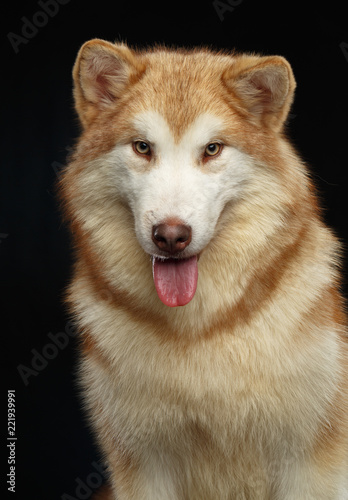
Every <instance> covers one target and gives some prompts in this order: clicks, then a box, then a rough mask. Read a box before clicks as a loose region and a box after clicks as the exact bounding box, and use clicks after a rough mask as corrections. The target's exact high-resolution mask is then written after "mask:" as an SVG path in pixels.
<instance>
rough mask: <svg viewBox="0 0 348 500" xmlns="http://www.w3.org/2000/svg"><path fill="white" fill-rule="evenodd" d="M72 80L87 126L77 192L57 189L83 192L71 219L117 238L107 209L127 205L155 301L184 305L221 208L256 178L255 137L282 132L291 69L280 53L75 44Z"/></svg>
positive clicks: (289, 95)
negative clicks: (149, 267)
mask: <svg viewBox="0 0 348 500" xmlns="http://www.w3.org/2000/svg"><path fill="white" fill-rule="evenodd" d="M74 80H75V89H74V92H75V100H76V108H77V111H78V114H79V117H80V119H81V123H82V125H83V126H84V133H83V134H82V137H81V140H80V143H79V146H78V148H77V156H79V164H80V165H81V158H82V157H83V164H84V166H83V168H81V166H79V167H76V168H75V174H74V176H73V184H74V188H75V194H73V189H72V188H70V189H69V191H70V194H69V193H66V199H69V198H70V199H71V200H73V199H74V197H76V196H80V202H79V204H78V206H79V207H80V208H79V210H80V213H79V214H77V213H76V210H75V214H74V216H75V220H79V221H80V225H81V222H82V226H83V227H84V231H87V232H89V234H90V235H91V239H92V240H93V239H95V238H96V239H98V236H97V235H98V234H102V233H103V228H106V227H107V226H108V228H109V229H108V231H109V233H110V235H112V234H114V237H115V238H117V234H116V226H115V224H116V223H115V222H114V223H113V222H112V221H111V214H114V217H115V219H114V221H116V219H117V217H118V214H117V213H116V211H115V207H116V206H117V205H122V206H123V207H124V206H126V207H127V209H128V210H129V211H130V213H131V215H132V220H133V221H132V224H130V225H129V227H128V231H129V233H130V232H131V231H132V228H134V229H133V231H134V233H135V236H136V240H137V244H138V245H139V247H140V248H142V249H143V250H144V251H145V252H146V253H147V254H149V255H150V256H152V257H153V266H154V267H153V274H154V278H155V284H156V288H157V292H158V294H159V296H160V298H161V300H162V301H163V302H165V303H166V304H167V305H185V304H186V303H188V302H189V301H190V300H191V299H192V297H193V295H194V293H195V289H196V285H197V259H198V258H199V256H200V254H201V253H202V252H203V251H204V249H205V248H206V247H207V245H209V243H210V242H211V241H212V240H214V238H215V236H216V234H217V231H218V230H219V228H218V225H219V221H220V220H221V215H222V213H223V211H224V209H225V207H226V205H227V204H230V203H232V204H233V203H237V202H238V200H239V199H241V198H242V197H243V196H244V193H245V189H247V187H248V183H249V181H250V179H251V178H253V177H254V176H253V173H254V172H255V169H256V168H257V166H256V165H257V162H256V161H255V150H257V149H260V151H261V150H262V147H261V146H262V145H261V146H260V145H258V146H257V147H255V142H256V140H255V134H256V136H257V137H258V142H261V143H262V140H261V141H260V137H261V138H262V134H263V133H264V131H267V134H269V135H273V136H275V135H277V134H278V133H279V131H280V130H281V127H282V124H283V122H284V119H285V117H286V115H287V112H288V109H289V107H290V104H291V100H292V94H293V90H294V87H295V83H294V80H293V77H292V72H291V69H290V66H289V65H288V63H287V62H286V61H285V60H284V59H282V58H280V57H257V56H238V57H233V56H230V55H224V54H212V53H210V52H208V51H204V50H202V51H193V52H190V53H187V52H175V51H174V52H170V51H166V50H164V49H163V50H161V49H158V50H157V51H156V50H155V51H152V52H151V51H150V52H144V53H136V52H134V51H131V50H130V49H129V48H128V47H126V46H124V45H112V44H109V43H107V42H103V41H100V40H94V41H91V42H87V44H85V45H84V46H83V47H82V49H81V51H80V53H79V56H78V58H77V62H76V64H75V68H74ZM260 155H261V156H262V154H261V153H260ZM258 161H260V158H259V160H258ZM67 180H68V177H67ZM96 186H98V189H96ZM77 192H78V193H79V194H76V193H77ZM76 206H77V205H76ZM83 206H85V210H84V211H83V208H82V207H83ZM113 224H114V226H113ZM105 232H106V229H105ZM111 237H112V236H109V237H108V238H109V240H110V239H111ZM129 241H132V245H134V241H133V240H132V237H131V236H130V235H129V236H128V237H127V242H126V245H125V246H127V245H129ZM112 244H114V243H112ZM103 245H104V246H106V245H105V238H104V243H103ZM110 245H111V242H110ZM110 245H109V247H110ZM128 248H129V247H128ZM123 251H126V250H123ZM99 253H100V252H99ZM115 253H116V252H115ZM163 262H164V263H165V264H166V265H165V264H163ZM169 282H171V283H172V285H171V286H169V284H168V283H169ZM175 290H176V291H175ZM178 290H179V291H178ZM184 295H185V297H184Z"/></svg>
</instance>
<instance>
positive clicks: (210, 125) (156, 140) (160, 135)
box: [133, 110, 224, 149]
mask: <svg viewBox="0 0 348 500" xmlns="http://www.w3.org/2000/svg"><path fill="white" fill-rule="evenodd" d="M133 126H134V129H135V130H136V131H137V133H138V134H139V138H143V139H144V140H148V141H149V142H151V143H153V144H156V145H157V146H158V147H159V148H161V149H165V148H169V147H172V148H174V147H175V146H178V147H180V148H181V149H182V148H183V147H185V148H187V147H197V146H199V145H203V144H205V143H207V142H209V141H211V140H214V139H218V138H219V135H220V134H221V133H222V131H223V129H224V121H223V120H222V119H221V118H219V117H218V116H215V115H213V114H211V113H201V114H199V115H198V116H197V117H196V118H195V119H194V120H193V122H192V123H190V124H189V125H188V126H187V127H186V128H185V129H184V130H183V131H182V133H181V134H179V135H178V133H177V130H176V128H175V125H174V126H173V124H171V123H168V120H167V119H166V117H165V116H163V114H161V113H159V112H158V111H155V110H148V111H143V112H141V113H138V114H137V115H135V117H134V120H133Z"/></svg>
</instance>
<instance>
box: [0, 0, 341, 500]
mask: <svg viewBox="0 0 348 500" xmlns="http://www.w3.org/2000/svg"><path fill="white" fill-rule="evenodd" d="M52 1H54V0H50V2H52ZM43 2H44V3H46V2H48V0H43ZM65 2H66V4H65V5H59V11H58V12H57V13H56V14H55V15H54V16H52V17H48V16H47V15H46V18H45V16H42V15H41V16H40V15H39V14H38V12H39V11H42V10H43V8H42V6H40V3H39V2H38V1H31V0H30V1H26V2H22V3H19V2H13V3H12V4H9V3H5V4H3V5H5V6H6V7H5V9H6V12H5V13H3V14H2V18H3V19H5V21H6V22H5V25H4V26H3V28H2V34H1V35H2V39H1V42H2V44H3V45H2V47H3V50H2V54H3V57H2V60H1V67H2V70H1V76H0V79H1V86H2V92H1V98H2V99H1V105H2V113H1V116H2V129H1V140H2V145H1V158H2V164H1V180H0V188H1V193H0V195H1V196H0V202H1V211H0V215H1V220H0V265H1V274H0V277H1V282H2V283H1V290H2V292H3V297H2V300H1V308H2V312H1V315H0V320H1V322H0V325H1V334H2V338H3V339H6V348H5V350H4V351H3V354H4V359H3V366H6V369H5V377H6V389H15V390H16V400H17V404H16V414H17V417H16V426H17V428H16V435H17V438H18V439H17V441H16V493H15V494H9V493H8V496H9V498H10V495H11V496H12V497H15V498H19V499H23V500H24V499H26V500H31V499H33V500H41V499H43V500H56V499H61V498H64V494H66V495H70V496H71V497H72V498H88V493H86V492H85V491H83V490H78V491H76V488H77V486H78V484H81V481H82V482H84V481H86V480H87V478H88V477H89V478H90V481H89V482H90V484H91V476H89V475H90V474H91V472H92V471H94V472H95V469H94V468H93V465H92V464H93V461H99V460H100V457H99V456H98V454H97V451H96V449H95V447H94V445H93V438H92V436H91V435H90V433H89V430H88V426H87V424H86V421H85V417H84V415H83V412H82V411H81V410H80V406H81V404H80V401H79V397H78V390H77V387H76V384H75V383H74V379H75V376H74V370H75V366H76V365H75V360H76V342H75V339H74V338H73V337H67V335H65V338H68V339H69V342H68V345H67V346H66V347H64V348H56V351H54V350H53V351H52V350H49V348H48V347H47V346H48V344H52V340H51V339H50V337H49V334H50V333H51V334H53V335H57V334H58V333H59V332H64V331H65V329H66V328H67V325H68V323H67V322H68V319H69V318H68V316H67V314H66V312H65V309H64V306H63V302H62V296H63V291H64V287H65V285H66V283H67V281H68V279H69V276H70V272H71V262H72V259H71V249H70V241H69V235H68V231H67V229H66V227H65V226H64V224H63V223H62V222H61V216H60V212H59V207H58V204H57V201H56V197H55V194H54V184H55V181H56V179H57V177H58V176H59V170H60V169H61V168H62V166H63V165H64V163H65V161H66V156H67V153H68V152H69V148H71V147H72V146H73V144H74V141H75V138H76V137H77V135H78V133H79V127H78V122H77V119H76V116H75V113H74V110H73V102H72V97H71V84H72V82H71V69H72V66H73V63H74V59H75V56H76V53H77V51H78V49H79V47H80V46H81V45H82V43H84V42H85V41H86V40H88V39H91V38H95V37H98V38H104V39H106V40H109V41H114V40H123V41H127V42H128V43H130V44H132V45H137V46H146V45H149V44H152V43H154V42H160V43H167V44H174V45H185V46H192V45H202V44H203V45H211V46H212V47H213V48H227V49H228V48H235V49H237V50H238V51H255V52H262V53H263V54H280V55H283V56H285V57H286V58H287V59H288V60H289V61H290V63H291V64H292V66H293V69H294V73H295V77H296V79H297V83H298V88H297V92H296V99H295V103H294V106H293V108H292V111H291V115H290V119H289V124H288V127H289V135H290V138H291V140H292V142H293V143H294V144H295V146H296V147H297V149H298V150H299V152H300V153H301V156H302V157H303V158H304V160H305V161H306V162H307V163H308V165H309V166H310V169H311V172H312V175H313V178H314V180H315V183H316V185H317V188H318V190H319V193H320V196H321V199H322V205H323V206H324V208H325V212H324V215H325V219H326V220H327V222H328V223H329V224H330V226H332V227H333V228H334V230H335V231H336V234H337V235H338V236H339V237H340V238H341V239H343V240H344V239H345V240H347V236H348V235H347V224H346V214H347V198H346V195H345V193H346V189H347V183H346V180H345V179H346V168H347V155H346V148H347V142H348V135H347V118H348V108H347V101H348V92H347V88H348V49H347V47H348V32H347V30H346V26H347V23H346V13H344V12H343V7H341V6H342V4H343V5H344V2H322V3H320V4H318V3H314V2H313V3H310V2H291V3H290V2H289V3H284V2H277V3H276V2H273V3H272V2H265V1H253V0H242V1H240V2H239V5H236V4H237V3H238V2H234V3H233V1H231V3H232V4H234V5H235V7H234V8H233V10H226V12H225V13H224V14H223V16H224V19H223V20H222V19H220V17H219V15H218V13H217V11H216V9H215V7H214V3H213V1H210V0H208V1H200V2H196V3H195V2H191V3H189V2H177V1H175V2H174V1H167V2H164V1H162V2H158V3H156V2H150V3H148V2H134V1H132V0H128V1H116V2H106V1H104V0H99V1H94V2H93V1H92V2H86V1H82V0H70V1H67V0H65ZM222 3H223V2H222ZM225 3H226V4H228V2H227V0H226V2H225ZM57 5H58V4H57ZM3 8H4V7H3ZM26 19H27V20H29V21H33V20H35V22H36V23H37V24H40V25H41V26H40V27H39V28H37V29H36V31H37V32H35V26H34V31H32V32H31V33H30V31H28V28H27V30H26V31H24V32H23V33H26V35H28V33H29V35H30V36H31V38H28V36H27V43H19V45H18V46H17V48H16V51H15V49H14V47H13V44H11V41H10V39H9V37H8V34H9V33H13V34H15V35H19V36H23V35H22V30H23V29H25V28H24V26H25V24H26V22H27V21H26ZM11 36H12V38H13V35H11ZM344 44H346V45H344ZM345 47H346V49H345V50H344V48H345ZM16 52H17V53H16ZM4 63H5V64H4ZM33 349H34V350H36V351H37V352H39V353H42V352H43V351H44V352H45V353H46V355H47V354H48V355H51V357H52V358H53V359H51V360H49V361H48V362H47V366H43V365H42V366H41V367H40V370H36V375H34V374H32V375H29V376H28V378H27V385H25V384H24V380H23V377H21V376H20V374H19V372H18V366H19V365H22V366H25V367H28V368H32V362H33V361H32V358H33V356H34V353H33V352H32V350H33ZM36 351H34V352H36ZM2 398H3V401H5V399H6V392H5V391H4V392H3V396H2ZM4 412H5V410H4ZM5 442H6V436H4V439H3V449H5V448H6V444H5ZM1 470H2V484H4V476H5V471H6V473H7V472H8V465H5V464H4V467H2V469H1ZM94 477H96V476H94ZM76 478H79V480H77V479H76ZM91 489H93V488H91ZM2 497H3V496H2ZM65 498H69V497H68V496H66V497H65Z"/></svg>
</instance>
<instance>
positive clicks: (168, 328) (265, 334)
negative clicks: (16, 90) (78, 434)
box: [61, 40, 348, 500]
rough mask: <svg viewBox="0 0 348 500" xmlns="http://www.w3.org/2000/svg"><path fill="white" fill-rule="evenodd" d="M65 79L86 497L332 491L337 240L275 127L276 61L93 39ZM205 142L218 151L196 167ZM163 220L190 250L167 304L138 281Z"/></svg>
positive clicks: (341, 489) (338, 342)
mask: <svg viewBox="0 0 348 500" xmlns="http://www.w3.org/2000/svg"><path fill="white" fill-rule="evenodd" d="M74 77H75V96H76V102H77V110H78V112H79V114H80V117H81V121H82V123H83V125H84V132H83V133H82V136H81V139H80V141H79V144H78V146H77V149H76V153H75V155H74V157H73V159H72V161H71V164H70V165H69V167H68V168H67V170H66V172H65V174H64V178H63V180H62V188H61V189H62V198H63V200H64V206H65V211H66V214H67V217H68V218H69V219H70V220H71V223H72V231H73V234H74V236H75V243H76V255H77V262H76V267H75V273H74V279H73V280H72V283H71V286H70V289H69V299H68V300H69V302H70V304H71V310H72V313H73V315H74V316H75V317H76V319H77V321H78V324H79V327H80V331H81V363H80V381H81V387H82V388H83V393H84V397H85V405H86V408H87V411H88V413H89V414H90V416H91V420H92V423H93V428H94V430H95V432H96V435H97V437H98V441H99V443H100V446H101V449H102V450H103V452H104V453H105V457H106V459H107V461H108V463H109V470H110V484H111V489H110V491H109V492H108V493H105V496H103V497H102V498H108V499H110V500H111V499H113V500H116V499H117V500H237V499H238V500H347V499H348V480H347V478H348V422H347V401H348V395H347V394H348V388H347V365H348V363H347V361H348V359H347V334H346V330H345V326H344V315H343V313H342V304H341V300H340V297H339V294H338V292H337V286H338V285H337V283H338V281H339V271H338V269H337V265H338V263H339V245H338V243H337V241H336V238H335V237H334V236H333V234H332V232H331V231H330V230H329V229H327V228H326V226H325V224H324V223H323V222H322V220H321V216H320V212H319V211H318V208H317V205H316V200H315V196H314V194H313V189H312V186H311V182H310V179H309V177H308V174H307V171H306V168H305V166H304V165H303V163H302V162H301V161H300V159H299V158H298V156H297V154H296V153H295V151H294V150H293V148H292V147H291V146H290V144H289V143H288V141H287V139H286V137H285V136H284V134H283V122H284V120H285V118H286V115H287V112H288V110H289V107H290V104H291V101H292V96H293V91H294V88H295V83H294V79H293V76H292V72H291V68H290V66H289V64H288V63H287V62H286V61H285V60H284V59H283V58H280V57H270V58H267V57H266V58H264V57H258V56H254V55H250V56H248V55H241V56H239V55H230V54H214V53H211V52H209V51H205V50H202V51H198V50H197V51H193V52H185V51H169V50H166V49H164V48H159V49H157V50H153V51H149V52H135V51H131V50H130V49H128V48H127V47H126V46H124V45H121V46H120V45H112V44H109V43H107V42H102V41H98V40H96V41H92V42H88V43H87V44H86V45H85V46H84V47H83V48H82V49H81V52H80V54H79V56H78V60H77V63H76V65H75V69H74ZM183 108H185V110H183ZM184 111H185V112H184ZM136 140H142V141H147V142H148V143H150V144H151V145H152V150H153V151H154V152H153V156H152V157H151V159H149V158H145V157H141V156H139V155H136V153H135V152H134V150H133V148H132V144H133V143H134V141H136ZM215 141H220V142H221V143H223V145H224V146H223V150H222V152H221V154H220V155H219V156H218V157H216V158H212V159H209V161H206V162H205V161H204V162H203V160H202V158H203V157H202V154H203V151H204V147H205V146H206V145H207V144H209V143H211V142H215ZM168 217H176V218H179V219H180V220H183V221H184V222H185V223H187V224H189V225H190V226H191V227H192V231H193V236H192V242H191V243H190V245H189V246H188V247H187V248H186V249H185V251H184V253H183V255H182V256H183V257H189V256H191V255H197V254H198V255H199V262H198V270H199V278H198V287H197V291H196V294H195V296H194V298H193V299H192V301H191V302H190V303H189V304H187V305H186V306H184V307H179V308H169V307H167V306H165V305H164V304H162V302H161V301H160V300H159V298H158V296H157V294H156V290H155V287H154V283H153V277H152V268H151V255H155V254H156V253H158V249H157V248H156V247H155V245H154V243H153V241H152V240H151V227H152V226H153V225H154V224H156V223H159V222H161V221H162V220H164V219H167V218H168ZM99 498H100V497H99Z"/></svg>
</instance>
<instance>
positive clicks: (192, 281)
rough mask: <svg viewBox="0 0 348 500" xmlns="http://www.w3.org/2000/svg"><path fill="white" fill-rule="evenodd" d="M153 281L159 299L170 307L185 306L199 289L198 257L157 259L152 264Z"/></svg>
mask: <svg viewBox="0 0 348 500" xmlns="http://www.w3.org/2000/svg"><path fill="white" fill-rule="evenodd" d="M152 270H153V279H154V281H155V287H156V290H157V293H158V296H159V298H160V299H161V301H162V302H163V304H165V305H166V306H169V307H177V306H185V305H186V304H188V303H189V302H190V300H192V299H193V296H194V294H195V292H196V288H197V279H198V267H197V256H196V255H195V256H193V257H190V258H189V259H166V260H160V259H158V258H156V257H154V258H153V262H152Z"/></svg>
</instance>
